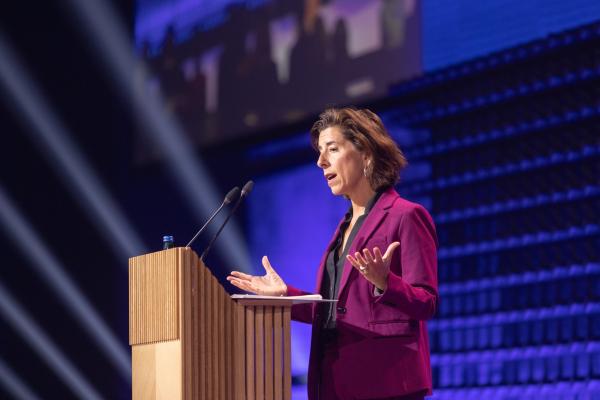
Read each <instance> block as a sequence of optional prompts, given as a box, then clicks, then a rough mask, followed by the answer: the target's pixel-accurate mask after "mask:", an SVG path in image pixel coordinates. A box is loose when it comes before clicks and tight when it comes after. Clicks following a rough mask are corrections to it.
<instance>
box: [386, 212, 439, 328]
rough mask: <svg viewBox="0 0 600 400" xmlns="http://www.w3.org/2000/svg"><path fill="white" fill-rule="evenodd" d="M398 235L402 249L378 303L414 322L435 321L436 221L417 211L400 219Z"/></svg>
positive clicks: (391, 268) (394, 260) (396, 253)
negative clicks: (395, 307)
mask: <svg viewBox="0 0 600 400" xmlns="http://www.w3.org/2000/svg"><path fill="white" fill-rule="evenodd" d="M397 233H398V236H399V239H400V240H399V241H400V246H399V248H398V249H396V251H395V254H394V255H393V256H392V257H393V258H392V261H391V262H392V264H391V267H390V273H389V275H388V287H387V289H386V290H385V291H384V292H383V294H382V295H381V296H378V297H377V299H376V300H375V302H376V303H378V302H383V303H387V304H392V305H395V306H397V307H398V308H399V309H400V310H401V311H402V312H403V313H405V314H406V315H408V316H409V317H410V318H412V319H417V320H426V319H429V318H432V317H433V316H434V314H435V312H436V309H437V303H438V286H437V235H436V233H435V227H434V225H433V220H432V219H431V216H430V215H429V213H428V212H427V211H426V210H425V209H424V208H423V207H421V206H417V207H414V208H412V209H410V210H409V211H408V212H406V213H405V214H403V216H402V217H401V221H400V223H399V228H398V232H397ZM398 263H400V265H399V266H398Z"/></svg>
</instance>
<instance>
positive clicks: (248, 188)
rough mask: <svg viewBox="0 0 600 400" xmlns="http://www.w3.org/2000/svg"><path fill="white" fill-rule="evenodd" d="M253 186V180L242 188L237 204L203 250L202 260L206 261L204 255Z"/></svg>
mask: <svg viewBox="0 0 600 400" xmlns="http://www.w3.org/2000/svg"><path fill="white" fill-rule="evenodd" d="M253 187H254V182H252V181H248V182H246V184H245V185H244V187H243V188H242V193H241V194H240V197H239V198H238V200H237V201H236V203H235V205H234V206H233V208H232V209H231V211H230V212H229V215H227V218H225V221H224V222H223V223H222V224H221V227H220V228H219V230H218V231H217V233H215V236H213V238H212V239H211V240H210V243H208V246H206V249H205V250H204V251H203V252H202V255H201V256H200V260H202V261H204V257H206V255H207V254H208V252H209V251H210V248H211V247H212V245H213V243H214V242H215V240H217V238H218V237H219V235H220V234H221V231H222V230H223V228H225V225H226V224H227V222H228V221H229V218H231V216H232V215H233V213H235V211H236V210H237V209H238V207H239V206H240V203H241V202H242V199H243V198H244V197H246V196H248V193H250V192H251V191H252V188H253Z"/></svg>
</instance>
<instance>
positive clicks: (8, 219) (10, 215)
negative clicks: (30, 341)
mask: <svg viewBox="0 0 600 400" xmlns="http://www.w3.org/2000/svg"><path fill="white" fill-rule="evenodd" d="M0 222H2V226H3V227H4V229H5V230H6V232H7V236H8V237H9V238H10V239H11V240H12V241H13V243H14V245H15V246H17V247H19V248H20V250H21V252H22V253H23V255H24V256H25V257H26V258H27V259H28V260H29V262H30V264H31V265H32V266H33V267H34V268H35V269H36V271H37V272H38V273H40V274H42V276H43V277H44V279H45V281H46V282H47V283H48V284H49V285H50V287H51V288H52V289H53V290H54V292H55V293H56V295H57V296H58V298H60V300H61V301H62V303H63V304H64V306H65V308H66V309H68V310H69V311H70V312H71V313H72V314H73V315H74V316H75V318H76V319H77V320H78V322H79V323H80V324H81V325H82V326H83V328H84V329H85V330H86V331H87V333H88V334H89V335H90V336H91V337H92V338H93V339H94V341H95V343H97V344H98V345H99V346H100V348H102V350H103V351H104V353H105V354H106V356H107V357H108V359H109V360H110V361H111V363H112V364H113V365H114V366H115V367H116V368H117V370H118V372H119V374H120V375H121V377H123V379H125V380H126V381H127V382H130V381H131V359H130V357H129V352H128V351H126V350H125V349H124V348H123V347H122V345H121V344H120V343H119V340H118V339H117V338H116V337H115V336H114V335H113V333H112V332H111V330H110V329H109V328H108V326H106V324H105V323H104V321H103V320H102V318H101V317H100V316H99V315H98V314H97V313H96V311H95V309H94V307H93V306H92V305H91V304H90V303H89V301H88V300H87V299H86V298H85V296H84V295H83V293H81V292H80V291H79V289H78V288H77V286H76V285H75V284H74V283H73V282H72V281H71V278H70V277H69V276H68V275H67V273H66V272H65V268H64V267H62V266H61V265H60V263H59V262H58V260H56V258H55V257H54V256H53V255H52V254H51V253H50V251H49V250H48V249H47V248H46V247H45V246H44V244H43V243H42V241H41V240H40V238H39V237H37V235H36V234H35V232H34V230H33V229H32V228H31V226H30V225H29V224H28V222H27V221H26V220H25V219H24V218H23V217H22V216H21V213H20V212H19V210H18V209H17V208H16V207H15V206H14V204H12V202H11V201H10V199H9V198H8V196H7V195H6V193H5V192H4V189H3V188H2V186H0ZM100 272H101V271H90V273H100Z"/></svg>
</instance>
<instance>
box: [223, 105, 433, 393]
mask: <svg viewBox="0 0 600 400" xmlns="http://www.w3.org/2000/svg"><path fill="white" fill-rule="evenodd" d="M310 134H311V142H312V145H313V147H315V149H316V150H317V151H318V152H319V158H318V161H317V165H318V166H319V167H320V168H321V169H322V170H323V174H324V176H325V179H326V180H327V184H328V185H329V187H330V188H331V192H332V193H333V194H334V195H341V196H344V197H346V198H347V199H349V200H350V203H351V206H350V209H349V210H348V213H347V214H346V216H345V217H344V218H343V219H342V221H341V222H340V224H339V226H338V228H337V230H336V232H335V233H334V235H333V238H332V240H331V243H330V244H329V246H328V247H327V250H326V251H325V254H324V255H323V258H322V260H321V265H320V268H319V272H318V275H317V289H316V290H317V292H318V293H320V294H322V295H323V297H324V298H330V299H337V300H338V302H337V303H321V304H319V305H311V304H306V305H297V306H294V307H293V308H292V318H293V319H294V320H298V321H302V322H307V323H311V324H312V325H313V335H312V343H311V355H310V364H309V372H308V394H309V399H311V400H316V399H319V400H324V399H325V400H329V399H423V398H424V396H425V395H427V394H431V386H432V385H431V368H430V363H429V343H428V337H427V328H426V324H425V321H426V320H427V319H429V318H431V317H432V316H433V315H434V313H435V310H436V308H437V302H438V290H437V257H436V248H437V239H436V233H435V228H434V225H433V221H432V219H431V217H430V216H429V214H428V213H427V211H425V209H424V208H423V207H422V206H420V205H418V204H415V203H411V202H409V201H407V200H404V199H402V198H401V197H400V196H399V195H398V193H397V192H396V191H395V190H394V184H396V183H397V181H398V179H399V172H400V170H401V169H402V168H403V167H405V166H406V160H405V158H404V156H403V154H402V152H401V151H400V149H399V148H398V147H397V145H396V144H395V143H394V141H393V140H392V139H391V137H390V136H389V134H388V133H387V131H386V129H385V127H384V126H383V123H382V122H381V119H380V118H379V117H378V116H377V115H375V114H374V113H372V112H371V111H369V110H356V109H352V108H343V109H329V110H326V111H325V112H323V113H322V114H321V115H320V117H319V120H318V121H317V122H316V123H315V124H314V125H313V127H312V129H311V132H310ZM262 263H263V266H264V268H265V270H266V275H264V276H260V277H259V276H251V275H247V274H243V273H241V272H237V271H234V272H232V273H231V275H230V276H229V277H228V278H227V279H228V280H229V281H230V282H231V283H232V284H233V285H235V286H237V287H239V288H241V289H243V290H246V291H249V292H253V293H257V294H267V295H290V296H294V295H301V294H306V293H305V292H302V291H300V290H298V289H296V288H294V287H291V286H289V285H286V284H285V283H284V282H283V280H282V279H281V278H280V277H279V275H278V274H277V273H276V272H275V270H274V269H273V267H272V266H271V264H270V263H269V260H268V258H267V257H266V256H265V257H263V259H262ZM331 304H333V305H331Z"/></svg>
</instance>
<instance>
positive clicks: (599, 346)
mask: <svg viewBox="0 0 600 400" xmlns="http://www.w3.org/2000/svg"><path fill="white" fill-rule="evenodd" d="M586 351H587V354H588V355H589V359H590V374H591V378H594V379H598V378H600V343H598V342H592V343H588V345H587V346H586Z"/></svg>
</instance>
